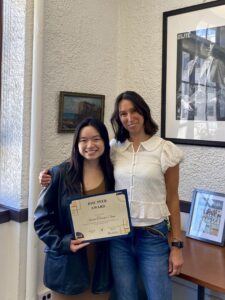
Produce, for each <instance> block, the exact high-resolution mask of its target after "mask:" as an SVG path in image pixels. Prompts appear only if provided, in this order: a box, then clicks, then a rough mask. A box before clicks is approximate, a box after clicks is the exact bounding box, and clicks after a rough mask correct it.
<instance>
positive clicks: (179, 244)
mask: <svg viewBox="0 0 225 300" xmlns="http://www.w3.org/2000/svg"><path fill="white" fill-rule="evenodd" d="M172 246H173V247H177V248H183V247H184V243H183V242H181V241H177V242H172Z"/></svg>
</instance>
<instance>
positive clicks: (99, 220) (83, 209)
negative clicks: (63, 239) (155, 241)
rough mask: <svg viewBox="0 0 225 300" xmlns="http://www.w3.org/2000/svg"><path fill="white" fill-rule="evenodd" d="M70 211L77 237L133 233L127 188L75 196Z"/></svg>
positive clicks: (100, 236) (97, 238) (97, 237)
mask: <svg viewBox="0 0 225 300" xmlns="http://www.w3.org/2000/svg"><path fill="white" fill-rule="evenodd" d="M70 214H71V219H72V226H73V231H74V234H75V238H76V239H80V238H82V239H84V240H86V241H90V240H99V239H110V238H113V237H117V236H127V235H129V234H130V233H131V224H130V214H129V207H128V200H127V192H126V190H120V191H115V192H112V193H106V194H98V195H93V196H87V197H82V198H79V199H73V200H71V202H70Z"/></svg>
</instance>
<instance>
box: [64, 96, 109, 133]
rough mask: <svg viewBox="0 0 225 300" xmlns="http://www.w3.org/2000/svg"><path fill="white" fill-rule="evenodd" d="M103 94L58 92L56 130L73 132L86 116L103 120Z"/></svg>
mask: <svg viewBox="0 0 225 300" xmlns="http://www.w3.org/2000/svg"><path fill="white" fill-rule="evenodd" d="M104 107H105V96H104V95H98V94H87V93H76V92H64V91H61V92H60V96H59V122H58V132H59V133H62V132H74V130H75V128H76V126H77V124H78V123H79V122H81V121H82V120H83V119H85V118H86V117H94V118H97V119H99V120H101V121H102V122H104Z"/></svg>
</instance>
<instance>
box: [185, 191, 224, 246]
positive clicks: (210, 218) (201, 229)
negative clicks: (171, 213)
mask: <svg viewBox="0 0 225 300" xmlns="http://www.w3.org/2000/svg"><path fill="white" fill-rule="evenodd" d="M186 236H187V237H190V238H193V239H196V240H200V241H204V242H208V243H211V244H216V245H219V246H224V242H225V194H222V193H217V192H212V191H207V190H202V189H194V190H193V193H192V202H191V211H190V215H189V222H188V226H187V231H186Z"/></svg>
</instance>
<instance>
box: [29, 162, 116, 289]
mask: <svg viewBox="0 0 225 300" xmlns="http://www.w3.org/2000/svg"><path fill="white" fill-rule="evenodd" d="M65 166H66V164H65V163H63V164H61V165H59V166H55V167H53V168H52V169H51V170H50V174H51V175H52V181H51V183H50V185H49V186H48V187H47V188H45V189H44V190H43V191H42V192H41V194H40V198H39V202H38V205H37V208H36V210H35V213H34V218H35V221H34V228H35V231H36V233H37V235H38V237H39V238H40V239H41V240H42V241H43V242H44V243H45V244H46V247H45V252H46V255H45V265H44V284H45V286H46V287H48V288H50V289H51V290H54V291H56V292H58V293H62V294H66V295H75V294H79V293H82V292H83V291H84V290H86V289H87V288H88V287H89V285H90V276H89V271H88V260H87V253H86V247H84V248H82V249H80V250H79V251H77V252H76V253H72V252H71V251H70V240H71V239H72V238H73V235H72V230H71V224H70V220H69V215H68V198H70V197H69V196H68V193H67V191H66V188H65V180H64V179H65ZM75 196H77V195H75ZM95 265H96V266H95V270H94V275H93V280H92V291H93V293H103V292H106V291H108V290H109V289H110V288H111V285H112V276H111V269H110V261H109V251H108V242H98V243H96V263H95Z"/></svg>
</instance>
